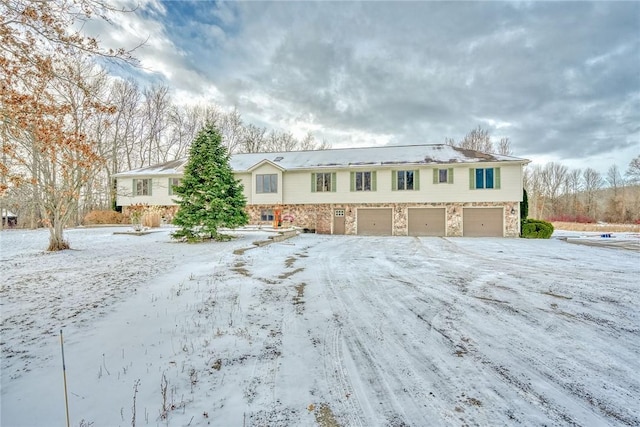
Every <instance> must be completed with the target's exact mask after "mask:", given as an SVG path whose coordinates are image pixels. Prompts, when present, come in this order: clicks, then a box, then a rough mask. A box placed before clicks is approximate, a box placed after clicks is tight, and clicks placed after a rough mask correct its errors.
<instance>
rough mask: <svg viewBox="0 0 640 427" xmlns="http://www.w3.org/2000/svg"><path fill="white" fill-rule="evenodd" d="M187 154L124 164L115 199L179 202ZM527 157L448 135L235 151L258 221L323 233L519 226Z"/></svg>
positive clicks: (506, 230) (462, 232) (424, 232)
mask: <svg viewBox="0 0 640 427" xmlns="http://www.w3.org/2000/svg"><path fill="white" fill-rule="evenodd" d="M186 162H187V159H180V160H174V161H172V162H168V163H165V164H162V165H155V166H150V167H146V168H141V169H136V170H132V171H128V172H122V173H119V174H116V175H115V178H116V179H117V189H118V190H117V191H118V196H117V204H118V205H119V206H122V207H123V211H124V212H126V211H127V207H128V206H131V205H133V204H138V203H142V204H147V205H155V206H163V207H164V208H165V216H166V217H168V218H170V217H171V216H172V214H173V213H175V210H176V209H177V205H176V203H175V201H174V199H175V197H176V196H175V195H173V194H172V187H173V186H174V185H177V184H179V182H180V178H181V177H182V174H183V171H184V166H185V164H186ZM527 163H529V161H528V160H527V159H522V158H518V157H512V156H504V155H498V154H488V153H482V152H478V151H474V150H467V149H462V148H458V147H453V146H450V145H445V144H433V145H409V146H384V147H372V148H347V149H331V150H317V151H291V152H279V153H248V154H234V155H232V156H231V160H230V164H231V167H232V169H233V171H234V173H235V175H236V177H237V178H238V179H239V180H240V181H241V182H242V184H243V185H244V195H245V197H246V199H247V212H248V214H249V218H250V222H251V223H252V224H270V223H271V222H272V221H273V220H274V217H275V213H276V212H278V213H280V218H281V219H282V220H283V221H284V222H285V224H290V225H295V226H298V227H301V228H307V229H310V230H315V231H316V232H318V233H325V234H358V235H390V236H407V235H409V236H500V237H517V236H519V233H520V202H521V201H522V195H523V167H524V165H526V164H527Z"/></svg>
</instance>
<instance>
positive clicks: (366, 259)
mask: <svg viewBox="0 0 640 427" xmlns="http://www.w3.org/2000/svg"><path fill="white" fill-rule="evenodd" d="M97 233H98V232H97V231H89V230H85V231H83V232H80V231H78V232H77V235H76V236H74V237H76V238H77V242H78V244H77V246H80V247H83V242H84V240H83V239H84V238H86V239H87V243H86V245H85V246H84V247H83V251H81V253H78V254H74V253H72V252H68V253H66V254H63V255H57V254H41V253H40V254H38V253H37V252H34V251H33V250H32V249H31V247H29V248H28V249H29V250H30V251H31V252H29V251H26V252H29V254H26V255H25V256H27V255H28V256H31V257H33V258H34V259H38V258H39V257H40V258H41V259H46V262H47V263H52V264H51V265H50V266H49V267H48V268H47V270H48V272H44V271H42V269H38V268H35V267H33V266H29V265H28V264H27V263H25V262H23V261H15V262H14V264H13V265H14V269H12V270H7V269H6V268H5V269H3V270H1V272H2V274H3V280H4V278H5V277H8V278H9V280H8V281H6V280H5V283H4V284H3V285H2V286H3V287H2V351H3V353H2V356H3V358H2V407H1V409H2V415H1V416H2V419H1V421H2V423H1V424H2V425H3V426H5V425H7V426H11V425H49V424H62V423H63V422H64V403H63V400H62V399H63V398H62V395H61V373H60V366H59V365H60V362H59V360H58V357H59V356H58V355H59V347H56V346H57V345H59V341H57V340H59V337H57V336H56V333H55V332H56V330H57V329H59V328H60V327H62V326H64V327H65V334H66V335H67V337H68V344H66V347H65V353H66V355H67V357H68V361H67V371H68V372H67V375H68V379H69V383H70V392H71V394H70V409H71V413H72V420H73V421H74V425H78V424H79V423H80V421H81V420H85V422H87V423H90V422H93V423H94V425H95V426H101V425H105V426H111V425H123V426H124V425H132V421H133V415H134V411H133V406H134V405H133V403H134V399H133V397H134V395H135V398H136V400H135V408H136V409H135V416H136V418H135V419H136V420H137V425H207V424H208V423H209V422H211V423H212V425H223V426H241V425H269V426H273V425H282V426H288V425H322V426H332V425H343V426H351V425H353V426H403V425H412V426H425V425H429V426H438V425H443V426H449V425H456V426H458V425H487V426H488V425H542V424H547V425H549V424H551V425H584V426H587V425H639V424H640V404H639V403H638V396H639V395H640V374H638V372H640V312H639V311H640V310H639V308H638V307H640V293H639V292H638V291H639V287H640V285H639V284H638V276H639V273H640V267H639V264H640V262H639V261H640V259H639V255H638V252H636V251H627V250H619V249H610V248H599V247H590V246H580V245H571V244H568V243H566V242H562V241H559V240H546V241H535V240H521V239H489V238H486V239H485V238H482V239H463V238H460V239H443V238H423V239H418V238H410V237H347V236H316V235H300V236H298V237H296V238H294V239H292V240H289V241H286V242H283V243H277V244H272V245H269V246H265V247H261V248H256V249H251V250H249V251H246V252H244V253H243V254H240V255H234V254H233V253H232V251H233V249H235V248H240V247H246V246H248V244H249V243H250V241H252V239H253V240H255V239H256V238H257V236H255V235H252V234H250V233H245V234H243V233H240V237H239V239H237V240H235V241H233V242H229V243H224V244H207V245H185V244H175V243H174V244H169V243H166V242H168V240H169V239H168V237H167V234H166V232H162V233H157V234H152V235H149V236H143V237H140V238H138V237H135V238H130V237H129V236H127V237H126V238H125V239H121V238H115V236H111V235H110V233H109V235H107V234H100V237H99V238H98V237H96V235H97ZM12 238H14V236H13V235H11V234H10V233H4V234H3V235H2V239H3V240H2V244H3V247H2V252H3V253H2V258H3V260H5V261H6V259H7V258H6V257H7V256H9V255H10V252H11V251H14V252H16V251H17V252H19V250H18V249H15V248H14V247H13V246H12V249H11V251H10V250H5V248H7V247H8V246H5V245H6V244H8V243H9V240H10V239H12ZM22 238H23V239H24V237H22ZM91 239H93V240H91ZM145 239H146V240H145ZM96 241H97V242H99V243H100V244H101V245H100V249H96V248H93V246H92V245H91V242H94V243H95V242H96ZM114 241H117V242H118V244H117V246H115V245H114V244H113V242H114ZM22 242H23V244H24V240H22ZM72 243H73V242H72ZM110 245H112V246H110ZM109 248H111V249H109ZM116 249H117V250H116ZM92 252H95V253H94V254H92ZM123 254H126V256H125V255H123ZM56 257H58V258H56ZM70 258H72V259H73V260H75V261H76V263H75V265H69V264H68V263H67V262H66V261H67V260H69V259H70ZM25 259H26V258H25ZM56 259H57V260H58V261H57V262H58V263H59V264H60V265H56ZM92 260H94V261H92ZM63 261H64V262H63ZM127 261H129V263H128V262H127ZM132 261H133V263H132V264H131V262H132ZM92 262H95V263H96V264H95V267H94V268H92V266H93V264H92ZM105 263H106V264H107V265H110V266H111V267H110V268H104V267H100V265H104V264H105ZM130 265H134V266H137V268H133V267H130ZM74 267H75V270H73V268H74ZM66 269H69V270H68V271H67V270H66ZM78 270H80V272H78ZM60 271H63V272H64V271H67V273H59V272H60ZM9 272H10V273H11V275H10V276H8V274H9ZM141 272H142V273H141ZM5 275H7V276H5ZM27 278H31V279H30V280H25V279H27ZM34 278H35V279H34ZM98 278H99V279H100V280H97V279H98ZM143 278H144V279H143ZM38 280H42V281H43V283H41V286H42V287H44V288H45V289H47V290H46V291H42V290H38V289H39V288H37V287H35V285H33V286H34V287H32V288H29V289H27V286H29V284H28V283H27V282H30V281H31V282H33V281H36V282H37V281H38ZM96 282H99V283H103V284H102V285H100V284H99V283H98V284H96ZM44 283H46V284H47V285H46V286H45V285H44ZM108 283H116V285H115V286H116V287H117V291H113V290H110V291H106V290H105V289H104V288H105V286H106V285H105V284H108ZM36 284H37V283H36ZM65 284H66V286H71V287H72V288H73V300H74V301H76V302H75V303H74V304H72V305H73V307H66V306H64V304H63V303H61V302H58V301H63V300H64V299H65V298H58V297H60V294H61V293H62V294H64V290H63V289H64V286H65ZM85 285H86V288H87V289H88V290H86V291H85V290H83V289H84V288H85ZM16 287H18V288H19V289H20V292H16V291H13V290H14V289H15V288H16ZM38 292H40V294H38ZM56 292H57V293H58V294H56ZM34 294H35V296H34ZM105 295H106V296H105ZM63 296H64V295H63ZM39 301H45V303H39ZM67 304H69V303H67ZM61 305H62V306H61ZM94 305H95V307H94ZM76 306H77V310H76V311H74V309H75V307H76ZM21 307H24V308H25V309H26V310H25V309H21ZM56 307H58V310H56ZM61 310H63V311H64V312H65V313H71V314H73V316H71V315H70V314H69V315H66V316H61V315H60V313H61ZM76 320H77V321H76ZM45 325H46V326H48V329H47V328H44V329H45V330H44V331H42V330H40V329H42V328H43V327H44V326H45ZM34 328H35V329H36V331H34V330H32V329H34ZM25 337H27V339H25ZM8 355H10V356H11V357H9V358H7V356H8ZM25 361H27V362H28V363H26V366H25ZM136 384H138V386H137V388H136V391H135V393H134V386H135V385H136ZM163 388H164V393H162V390H163ZM34 402H40V403H39V404H36V405H35V407H34Z"/></svg>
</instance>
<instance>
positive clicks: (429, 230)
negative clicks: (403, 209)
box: [407, 208, 446, 236]
mask: <svg viewBox="0 0 640 427" xmlns="http://www.w3.org/2000/svg"><path fill="white" fill-rule="evenodd" d="M407 216H408V219H407V223H408V234H409V236H445V235H446V211H445V209H444V208H409V209H408V212H407Z"/></svg>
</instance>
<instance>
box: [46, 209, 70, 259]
mask: <svg viewBox="0 0 640 427" xmlns="http://www.w3.org/2000/svg"><path fill="white" fill-rule="evenodd" d="M69 248H70V246H69V242H67V241H66V240H64V225H63V224H62V221H60V219H59V218H58V217H57V215H53V217H52V218H51V224H49V247H48V248H47V250H48V251H51V252H53V251H63V250H65V249H69Z"/></svg>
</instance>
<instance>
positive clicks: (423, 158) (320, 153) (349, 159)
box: [115, 144, 528, 176]
mask: <svg viewBox="0 0 640 427" xmlns="http://www.w3.org/2000/svg"><path fill="white" fill-rule="evenodd" d="M265 160H268V161H269V162H272V163H274V162H275V163H276V164H277V165H278V166H279V167H281V168H282V169H283V170H295V169H318V168H333V169H335V168H345V167H353V166H385V165H389V166H393V165H405V164H406V165H429V164H455V163H478V162H518V163H528V160H526V159H522V158H518V157H512V156H504V155H501V154H488V153H482V152H479V151H474V150H467V149H463V148H458V147H453V146H451V145H446V144H430V145H404V146H384V147H368V148H339V149H331V150H314V151H286V152H272V153H245V154H233V155H232V156H231V161H230V163H231V167H232V169H233V170H234V171H236V172H245V171H248V170H250V169H251V168H252V167H254V166H256V165H257V164H258V163H261V162H263V161H265ZM186 162H187V159H186V158H185V159H179V160H174V161H171V162H167V163H163V164H161V165H154V166H149V167H146V168H141V169H135V170H132V171H128V172H121V173H119V174H116V175H115V176H132V175H177V174H182V172H183V170H184V166H185V164H186Z"/></svg>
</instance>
